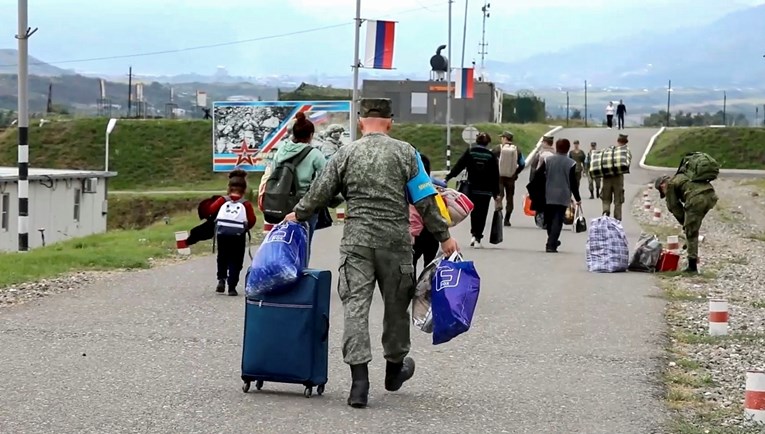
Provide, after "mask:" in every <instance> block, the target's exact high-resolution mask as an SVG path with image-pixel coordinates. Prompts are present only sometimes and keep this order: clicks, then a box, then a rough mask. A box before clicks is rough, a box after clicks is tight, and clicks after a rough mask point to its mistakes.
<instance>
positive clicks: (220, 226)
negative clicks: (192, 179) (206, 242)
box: [206, 169, 256, 296]
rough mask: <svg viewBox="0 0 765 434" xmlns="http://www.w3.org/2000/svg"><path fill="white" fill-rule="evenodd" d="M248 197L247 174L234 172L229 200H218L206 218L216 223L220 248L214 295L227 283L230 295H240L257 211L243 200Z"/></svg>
mask: <svg viewBox="0 0 765 434" xmlns="http://www.w3.org/2000/svg"><path fill="white" fill-rule="evenodd" d="M245 193H247V172H245V171H244V170H239V169H237V170H234V171H232V172H231V173H230V174H229V175H228V192H227V193H226V196H223V197H220V198H218V199H217V200H215V201H214V202H213V203H212V204H211V205H210V206H209V208H208V210H207V213H206V214H207V215H208V216H210V218H213V217H214V219H215V237H216V243H217V246H218V260H217V262H218V286H216V287H215V292H217V293H223V292H224V291H225V290H226V283H228V295H230V296H236V295H238V293H237V291H236V286H237V284H239V274H240V273H241V271H242V267H243V264H244V251H245V250H246V249H247V235H248V234H249V232H250V229H252V227H253V226H255V221H256V217H255V209H254V208H253V207H252V204H251V203H250V202H249V201H248V200H246V199H245V198H244V195H245Z"/></svg>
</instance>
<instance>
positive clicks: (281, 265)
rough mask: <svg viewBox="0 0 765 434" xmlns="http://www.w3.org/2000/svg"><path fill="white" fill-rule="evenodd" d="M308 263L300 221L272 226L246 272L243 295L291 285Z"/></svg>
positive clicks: (305, 235) (304, 230)
mask: <svg viewBox="0 0 765 434" xmlns="http://www.w3.org/2000/svg"><path fill="white" fill-rule="evenodd" d="M306 267H308V228H307V227H306V225H305V224H303V223H295V222H285V223H280V224H278V225H276V226H274V228H273V229H271V232H269V233H268V235H266V238H265V239H264V240H263V244H261V245H260V247H259V248H258V251H257V252H256V253H255V257H254V258H253V259H252V265H250V269H249V270H248V272H247V278H246V283H245V288H244V290H245V293H246V294H247V297H262V296H264V295H269V294H280V293H283V292H286V291H288V290H289V289H290V288H292V285H293V284H294V283H295V282H297V281H298V279H300V276H301V275H302V274H303V271H304V270H305V269H306Z"/></svg>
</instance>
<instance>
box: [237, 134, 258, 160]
mask: <svg viewBox="0 0 765 434" xmlns="http://www.w3.org/2000/svg"><path fill="white" fill-rule="evenodd" d="M234 154H236V155H237V158H236V164H235V166H240V165H241V164H242V163H249V165H250V166H254V165H255V161H253V158H252V157H254V156H255V155H256V154H257V153H256V152H253V153H250V150H249V149H248V148H247V142H245V141H244V140H242V144H241V145H240V146H239V148H238V149H234Z"/></svg>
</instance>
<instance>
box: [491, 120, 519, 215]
mask: <svg viewBox="0 0 765 434" xmlns="http://www.w3.org/2000/svg"><path fill="white" fill-rule="evenodd" d="M500 141H501V143H500V145H499V147H498V148H497V149H496V150H495V151H494V154H495V155H496V156H497V158H498V159H499V203H497V204H496V208H502V200H503V199H505V200H506V202H505V221H504V224H505V226H510V216H511V215H512V214H513V208H514V196H515V181H517V180H518V175H520V173H521V172H522V171H523V169H524V167H525V166H526V162H525V161H524V158H523V153H521V151H520V150H519V149H518V147H517V146H515V145H514V144H513V133H511V132H510V131H505V132H503V133H502V135H500Z"/></svg>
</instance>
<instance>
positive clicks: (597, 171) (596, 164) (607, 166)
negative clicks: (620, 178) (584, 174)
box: [590, 146, 632, 178]
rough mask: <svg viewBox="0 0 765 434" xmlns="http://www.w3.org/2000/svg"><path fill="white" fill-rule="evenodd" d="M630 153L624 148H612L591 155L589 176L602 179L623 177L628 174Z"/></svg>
mask: <svg viewBox="0 0 765 434" xmlns="http://www.w3.org/2000/svg"><path fill="white" fill-rule="evenodd" d="M631 164H632V153H631V152H630V150H629V148H627V147H626V146H612V147H610V148H608V149H604V150H602V151H595V152H593V153H592V159H591V161H590V176H592V177H593V178H602V177H604V176H615V175H624V174H626V173H630V165H631Z"/></svg>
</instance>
